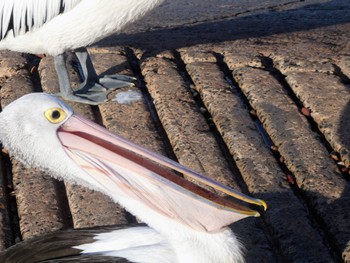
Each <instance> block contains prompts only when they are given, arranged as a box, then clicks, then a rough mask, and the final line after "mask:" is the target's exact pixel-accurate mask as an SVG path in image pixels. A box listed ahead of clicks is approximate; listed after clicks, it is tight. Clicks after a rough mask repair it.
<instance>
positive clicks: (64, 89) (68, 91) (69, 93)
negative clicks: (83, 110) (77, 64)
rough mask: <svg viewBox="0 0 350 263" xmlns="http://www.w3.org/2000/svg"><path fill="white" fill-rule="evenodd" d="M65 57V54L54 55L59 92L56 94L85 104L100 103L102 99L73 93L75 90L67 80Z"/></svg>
mask: <svg viewBox="0 0 350 263" xmlns="http://www.w3.org/2000/svg"><path fill="white" fill-rule="evenodd" d="M66 59H67V57H66V54H60V55H57V56H55V57H54V60H55V68H56V72H57V76H58V82H59V86H60V93H58V94H56V95H58V96H60V97H62V98H63V99H65V100H68V101H76V102H80V103H85V104H91V105H98V104H100V103H102V102H103V101H94V100H92V99H90V98H86V97H85V98H84V97H81V96H79V95H77V94H75V91H74V90H73V89H72V88H71V85H70V82H69V75H68V71H67V67H66ZM105 100H106V98H105ZM105 100H104V101H105Z"/></svg>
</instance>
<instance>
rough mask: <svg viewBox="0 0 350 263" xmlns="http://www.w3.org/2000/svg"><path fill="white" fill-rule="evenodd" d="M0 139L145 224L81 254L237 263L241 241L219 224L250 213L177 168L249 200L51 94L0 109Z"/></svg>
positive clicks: (259, 202) (119, 232) (247, 200)
mask: <svg viewBox="0 0 350 263" xmlns="http://www.w3.org/2000/svg"><path fill="white" fill-rule="evenodd" d="M0 127H1V129H0V139H1V142H2V143H3V145H4V146H5V147H6V148H7V149H8V150H9V152H10V153H11V154H12V155H14V156H15V157H16V158H18V159H20V160H21V161H23V162H24V163H26V164H28V165H30V166H34V167H39V168H41V169H44V170H48V171H50V172H51V174H53V176H55V177H56V178H59V179H65V180H68V181H71V182H75V183H78V184H80V185H85V186H87V187H89V188H91V189H95V190H98V191H101V192H103V193H105V194H106V195H108V196H110V197H111V198H112V199H113V200H114V201H115V202H118V203H119V204H121V205H122V206H124V207H125V208H126V209H127V210H128V211H129V212H131V213H132V214H134V215H135V216H137V217H138V218H140V219H141V220H142V221H143V222H145V223H146V224H147V225H148V226H143V227H136V228H135V227H134V228H129V229H122V230H116V231H113V232H110V233H105V234H101V235H98V236H97V237H96V238H97V241H96V242H93V243H90V244H84V245H80V246H78V247H76V249H80V250H81V251H82V253H99V254H102V255H105V256H115V257H124V258H127V259H128V260H131V261H133V262H143V263H148V262H168V263H175V262H182V263H187V262H193V263H196V262H198V263H209V262H210V263H223V262H227V263H233V262H243V261H244V259H243V252H242V245H241V244H240V242H239V241H238V240H237V238H236V237H235V235H234V234H233V233H232V231H231V230H230V229H229V228H228V227H227V226H228V225H229V224H231V223H233V222H236V221H238V220H240V219H242V218H245V217H247V216H259V213H258V212H257V211H254V210H251V209H250V208H248V207H245V206H243V205H240V204H238V203H236V202H234V201H229V200H227V199H224V198H222V197H220V196H219V195H217V194H215V193H212V192H209V191H207V190H204V189H203V188H201V187H199V186H197V185H195V184H193V183H191V182H189V181H186V180H185V179H183V178H181V177H179V176H177V175H176V174H174V173H173V172H171V171H170V170H169V169H167V168H170V169H173V170H175V171H178V172H180V173H182V174H184V175H186V176H188V177H191V178H192V179H194V180H197V181H199V182H201V183H203V184H206V185H209V186H211V187H213V188H215V189H217V190H219V191H222V192H224V193H226V194H228V195H231V196H232V197H235V198H237V199H240V200H241V201H242V202H245V203H249V204H254V205H258V206H263V207H264V208H265V209H266V204H265V202H264V201H262V200H259V199H254V198H251V197H248V196H245V195H243V194H242V193H239V192H236V191H235V190H233V189H231V188H229V187H226V186H225V185H222V184H219V183H218V182H216V181H214V180H212V179H209V178H207V177H205V176H203V175H200V174H198V173H196V172H194V171H192V170H190V169H188V168H186V167H184V166H182V165H180V164H178V163H176V162H174V161H172V160H170V159H168V158H166V157H163V156H161V155H158V154H156V153H153V152H151V151H149V150H147V149H145V148H143V147H140V146H137V145H135V144H133V143H131V142H130V141H127V140H125V139H123V138H121V137H119V136H116V135H114V134H112V133H110V132H108V131H107V130H106V129H104V128H102V127H100V126H98V125H97V124H95V123H93V122H91V121H88V120H86V119H84V118H82V117H80V116H78V115H76V114H75V113H74V112H73V111H72V109H71V108H70V107H69V106H67V105H66V104H65V103H63V102H62V101H60V100H59V99H57V98H56V97H54V96H52V95H48V94H43V93H41V94H40V93H33V94H29V95H26V96H23V97H22V98H20V99H18V100H16V101H14V102H13V103H11V104H10V105H8V106H7V107H6V108H5V109H4V110H3V112H2V113H1V114H0Z"/></svg>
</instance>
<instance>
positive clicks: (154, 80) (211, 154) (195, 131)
mask: <svg viewBox="0 0 350 263" xmlns="http://www.w3.org/2000/svg"><path fill="white" fill-rule="evenodd" d="M141 67H142V73H143V75H144V77H145V80H146V82H147V88H148V90H149V92H150V94H151V96H152V98H153V100H154V105H155V107H156V109H157V113H158V115H159V117H160V120H161V122H162V124H163V127H164V129H165V131H166V133H167V135H168V138H169V140H170V143H171V144H172V147H173V149H174V153H175V155H176V157H177V159H178V160H179V162H180V163H181V164H183V165H186V166H188V167H190V168H192V169H194V170H196V171H197V172H200V173H204V174H206V175H207V176H208V177H211V178H214V179H215V180H218V181H221V182H222V183H224V184H226V185H229V186H231V187H234V188H237V185H236V181H235V180H234V178H233V175H232V173H231V172H230V169H229V167H228V164H227V161H226V160H225V158H224V157H223V155H222V153H221V151H220V149H219V147H218V144H217V142H216V140H215V138H214V136H213V134H212V133H211V131H210V128H209V127H208V124H207V123H206V121H205V119H204V117H203V116H202V114H201V113H200V112H199V111H198V109H197V108H196V105H195V102H194V101H193V99H192V97H191V95H190V93H189V91H188V90H187V88H186V85H185V83H184V81H183V79H182V77H181V76H180V74H179V73H178V71H177V68H176V65H175V64H174V63H173V62H172V61H171V60H169V59H166V58H163V57H161V56H159V57H158V58H150V59H148V60H146V61H144V62H143V63H142V65H141ZM233 228H234V231H235V233H236V234H237V235H238V236H240V237H241V238H242V240H243V242H244V243H245V246H246V248H247V255H246V257H247V258H249V259H251V260H250V261H249V262H258V261H256V260H257V259H259V262H274V258H273V255H272V253H270V247H269V246H268V245H267V241H266V237H265V235H264V234H263V232H262V230H261V228H260V226H259V224H257V222H256V220H255V219H254V218H247V219H245V220H242V221H241V222H238V223H237V224H235V225H234V226H233Z"/></svg>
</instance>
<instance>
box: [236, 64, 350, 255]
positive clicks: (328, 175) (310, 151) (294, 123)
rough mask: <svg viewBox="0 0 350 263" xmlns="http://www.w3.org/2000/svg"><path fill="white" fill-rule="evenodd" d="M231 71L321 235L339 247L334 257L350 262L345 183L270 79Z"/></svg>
mask: <svg viewBox="0 0 350 263" xmlns="http://www.w3.org/2000/svg"><path fill="white" fill-rule="evenodd" d="M233 70H234V77H235V79H236V81H237V82H238V83H239V85H240V88H241V89H242V91H243V92H244V94H245V95H246V97H247V98H248V100H249V102H250V104H251V105H252V106H253V108H254V109H255V110H256V111H257V114H258V117H259V119H260V120H261V122H262V123H263V125H264V127H265V129H266V130H267V132H268V133H269V135H270V137H271V139H272V140H273V141H274V143H275V145H276V146H277V147H278V150H279V152H280V153H281V155H282V156H283V157H284V159H285V163H286V165H287V167H288V169H289V170H290V171H291V172H292V173H293V174H294V176H295V177H296V183H297V184H298V186H299V188H300V189H301V190H302V193H303V195H304V196H305V198H306V200H307V202H308V204H309V206H310V207H312V210H314V212H315V216H316V217H317V218H318V220H319V221H320V222H321V224H322V225H323V226H324V227H323V230H324V231H325V232H326V233H327V234H328V235H329V237H330V238H331V240H333V242H334V244H335V245H336V246H337V248H338V253H339V254H341V255H342V256H343V257H344V258H345V257H348V250H349V244H348V242H349V234H350V230H349V229H350V225H349V224H350V222H349V220H347V218H348V217H349V216H350V215H349V213H350V211H349V210H348V209H344V207H346V204H347V203H348V202H349V201H350V191H349V185H348V183H347V182H346V181H345V180H344V179H343V178H342V176H341V174H340V173H339V171H338V168H337V166H336V164H335V163H334V162H333V161H332V160H331V159H329V158H328V153H327V150H326V148H325V147H324V146H323V145H322V144H321V142H320V141H319V140H318V139H317V135H316V134H314V133H313V132H312V131H311V129H310V127H309V125H308V123H307V122H306V120H305V118H304V117H303V116H302V115H301V114H300V113H299V112H298V109H297V107H296V106H295V105H294V103H293V102H292V101H291V100H290V99H289V98H288V97H287V96H286V94H285V93H284V91H283V89H282V87H281V85H280V84H279V83H278V81H276V80H275V79H274V77H273V76H272V75H270V74H269V73H268V72H267V71H263V70H259V69H254V68H241V69H236V70H235V69H233Z"/></svg>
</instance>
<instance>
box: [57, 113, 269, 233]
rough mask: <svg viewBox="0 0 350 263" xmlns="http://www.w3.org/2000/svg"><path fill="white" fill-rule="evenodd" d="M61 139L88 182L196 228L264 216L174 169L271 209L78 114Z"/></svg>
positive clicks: (62, 129)
mask: <svg viewBox="0 0 350 263" xmlns="http://www.w3.org/2000/svg"><path fill="white" fill-rule="evenodd" d="M57 135H58V138H59V140H60V141H61V143H62V145H63V147H64V149H65V151H66V153H67V154H68V156H69V157H70V158H72V159H73V160H74V162H75V163H76V164H78V165H79V166H80V168H82V169H83V170H84V171H85V172H86V176H87V177H89V178H87V180H86V181H88V182H91V181H93V182H94V183H95V185H96V186H98V187H99V188H100V189H103V190H104V192H108V193H109V194H110V195H111V196H117V195H121V196H125V197H127V198H132V199H134V200H136V201H137V202H140V203H142V204H144V205H146V206H148V207H149V208H150V209H152V210H153V211H156V212H158V213H159V214H161V215H163V216H166V217H169V218H171V219H175V220H177V221H180V222H182V223H183V224H185V225H187V226H189V227H191V228H193V229H196V230H201V231H209V232H213V231H218V230H221V229H222V228H224V227H226V226H227V225H229V224H231V223H233V222H235V221H238V220H240V219H242V218H245V217H247V216H260V214H259V212H257V211H255V210H252V209H250V208H248V207H247V206H244V205H241V204H238V203H236V202H234V201H231V200H228V199H226V198H223V197H221V196H219V195H217V194H216V193H212V192H210V191H208V190H205V189H204V188H201V187H199V186H197V185H196V184H194V183H192V182H190V181H187V180H185V179H184V178H182V177H180V176H178V175H177V174H175V173H174V172H173V171H177V172H180V173H182V174H183V175H185V176H187V177H188V178H191V179H193V180H195V181H198V182H200V183H202V184H204V185H208V186H210V187H212V188H214V189H216V190H218V191H221V192H223V193H225V194H227V195H229V196H232V197H234V198H236V199H239V200H240V201H241V202H244V203H247V204H253V205H256V206H262V207H263V208H264V210H266V209H267V205H266V203H265V202H264V201H262V200H260V199H255V198H252V197H249V196H246V195H244V194H242V193H240V192H238V191H236V190H234V189H231V188H230V187H227V186H225V185H223V184H220V183H218V182H216V181H214V180H212V179H210V178H207V177H205V176H203V175H201V174H198V173H196V172H195V171H192V170H191V169H189V168H186V167H184V166H182V165H180V164H179V163H177V162H174V161H172V160H170V159H168V158H166V157H164V156H161V155H158V154H156V153H154V152H152V151H150V150H147V149H145V148H143V147H141V146H138V145H136V144H133V143H132V142H130V141H128V140H126V139H123V138H121V137H119V136H117V135H115V134H112V133H110V132H109V131H107V130H106V129H104V128H103V127H101V126H99V125H97V124H95V123H93V122H91V121H89V120H87V119H85V118H82V117H80V116H78V115H75V114H74V115H72V116H71V117H70V118H69V119H68V120H67V121H66V122H65V123H64V124H63V125H62V126H61V127H60V128H59V129H58V131H57ZM171 170H173V171H171Z"/></svg>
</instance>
